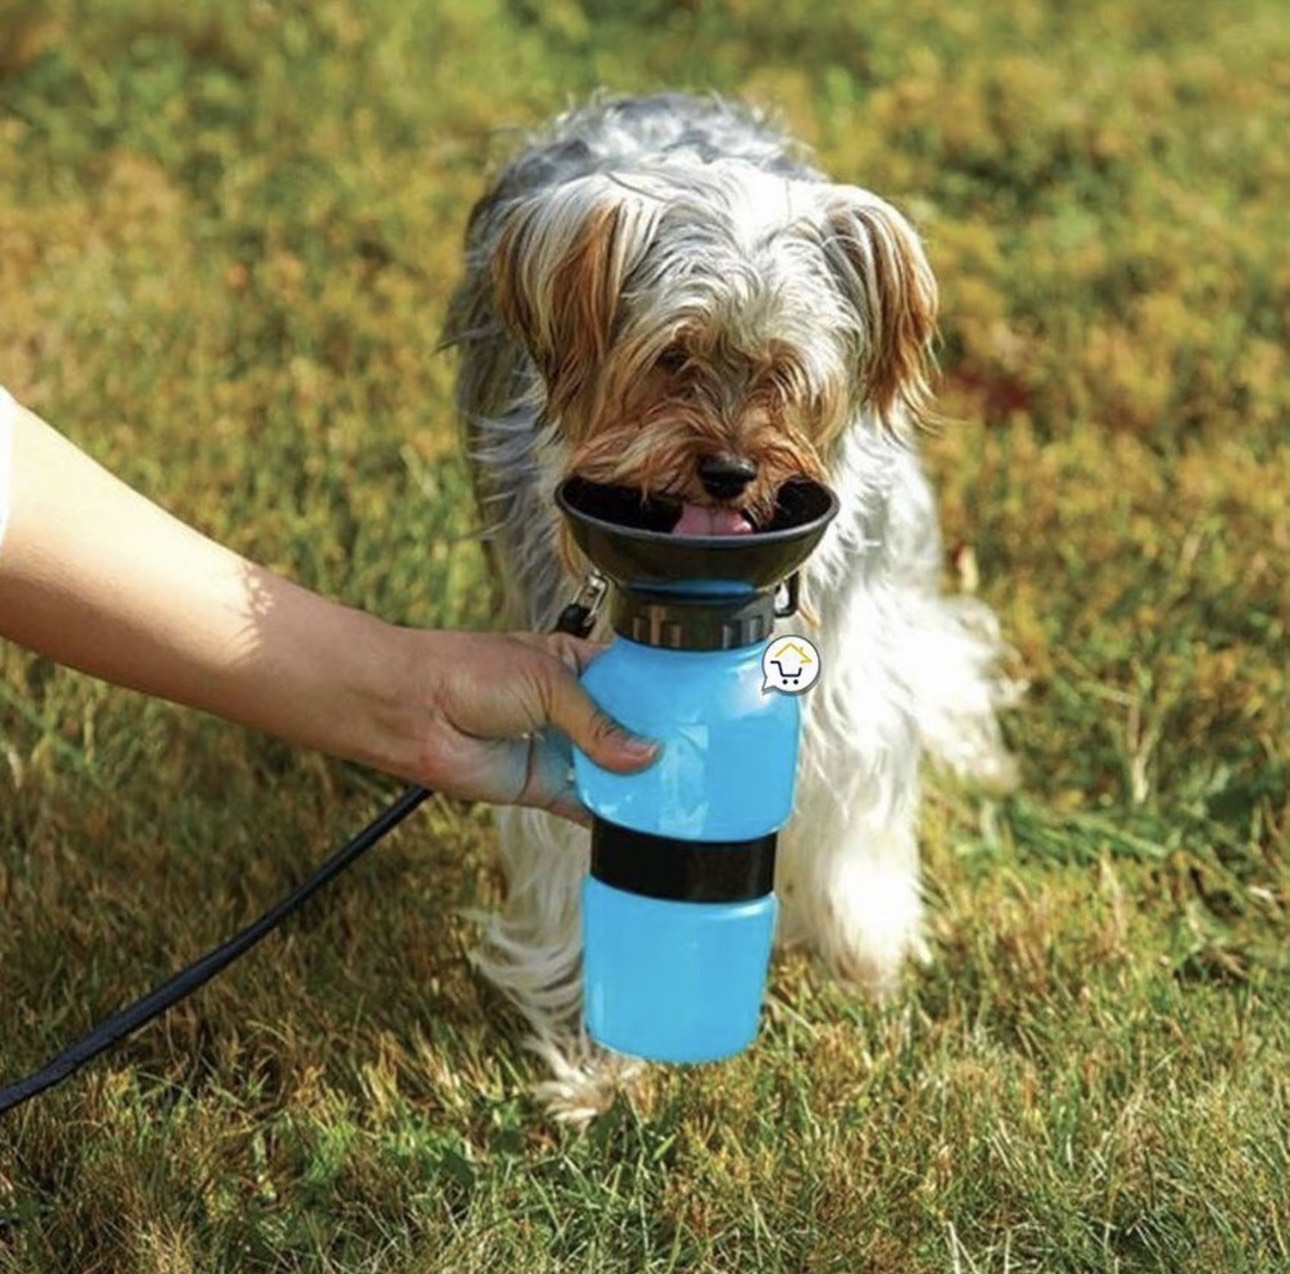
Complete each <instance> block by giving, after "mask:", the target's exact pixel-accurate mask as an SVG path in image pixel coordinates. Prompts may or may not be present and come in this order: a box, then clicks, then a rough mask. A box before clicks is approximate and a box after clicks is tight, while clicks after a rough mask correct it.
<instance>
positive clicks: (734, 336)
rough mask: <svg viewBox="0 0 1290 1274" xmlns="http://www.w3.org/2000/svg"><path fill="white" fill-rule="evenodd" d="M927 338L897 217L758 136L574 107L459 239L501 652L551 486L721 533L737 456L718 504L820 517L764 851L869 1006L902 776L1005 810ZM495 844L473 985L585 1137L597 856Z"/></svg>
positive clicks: (544, 827) (905, 924) (913, 812)
mask: <svg viewBox="0 0 1290 1274" xmlns="http://www.w3.org/2000/svg"><path fill="white" fill-rule="evenodd" d="M935 310H936V285H935V282H934V280H933V277H932V274H931V271H930V269H929V268H928V264H927V261H926V258H925V257H924V254H923V250H922V247H921V246H920V243H919V241H918V238H917V236H916V235H915V233H914V231H913V230H912V229H911V227H910V226H909V224H908V223H907V222H906V221H905V219H904V218H903V217H902V216H901V215H900V214H899V213H898V212H897V211H896V210H895V209H894V208H893V207H892V206H891V205H890V204H888V203H886V202H884V201H883V200H882V199H880V198H878V197H877V196H876V195H873V194H870V193H869V192H868V191H865V190H862V189H860V188H859V187H856V186H848V185H835V184H832V183H830V182H829V181H828V180H827V179H826V178H825V177H824V176H823V175H822V174H821V173H820V172H818V171H817V170H816V169H815V168H813V167H811V166H810V164H809V162H808V161H807V160H806V159H805V158H804V157H803V156H802V154H801V152H800V148H799V147H798V146H797V145H795V144H794V143H793V142H792V141H791V140H789V139H788V138H786V137H785V136H783V135H781V134H780V133H779V132H778V131H776V130H775V129H773V128H772V127H770V126H769V125H768V124H767V123H766V122H765V121H764V120H763V119H762V118H761V117H760V116H758V115H756V114H754V113H753V112H751V111H749V110H746V109H743V108H739V107H735V106H733V105H730V104H728V103H725V102H722V101H719V100H715V99H697V98H692V97H688V96H684V95H680V94H666V95H661V96H656V97H651V98H645V99H636V100H598V101H595V102H592V103H591V104H590V105H588V106H585V107H583V108H582V109H579V110H575V111H573V112H571V113H569V114H567V115H564V116H562V117H561V118H559V119H558V120H556V121H555V122H554V123H553V124H552V125H551V127H550V128H549V129H548V130H547V131H546V132H545V133H543V134H542V135H540V136H539V137H537V138H536V139H534V140H532V142H531V143H530V144H529V146H528V147H527V148H526V149H524V150H523V151H522V153H520V154H519V155H518V156H517V157H516V158H515V159H514V160H513V161H512V162H511V163H510V164H509V165H508V166H507V167H505V169H504V170H503V171H502V172H501V174H500V176H499V177H498V179H497V181H496V182H495V184H494V185H493V187H492V189H491V190H490V191H489V192H488V194H487V195H486V196H485V197H484V198H483V199H482V200H481V201H480V203H479V204H478V205H477V206H476V208H475V210H474V213H473V215H472V218H471V222H470V228H469V232H468V255H467V269H466V277H465V280H464V282H463V283H462V285H461V287H460V289H459V291H458V293H457V295H456V298H455V300H454V304H453V307H452V311H451V316H450V322H449V333H448V336H449V339H450V340H451V341H452V342H453V343H455V344H456V345H458V346H459V347H460V349H461V353H462V362H461V371H460V378H459V383H458V404H459V408H460V412H461V414H462V417H463V420H464V422H465V425H466V428H467V433H468V443H469V447H470V452H471V456H472V458H473V461H474V464H475V476H476V486H477V492H478V496H479V499H480V502H481V508H482V510H483V513H484V516H485V519H486V521H487V523H488V524H489V526H490V527H491V528H492V531H491V540H492V547H493V552H492V558H493V562H494V566H495V569H496V573H497V576H498V579H499V581H500V585H501V590H502V594H503V596H504V599H505V604H506V610H507V614H506V621H507V622H508V623H509V624H510V625H511V626H513V627H523V628H530V629H535V630H539V631H543V630H546V629H549V628H550V627H551V625H552V624H553V622H554V620H555V618H556V616H557V614H558V613H559V610H560V609H561V607H562V606H563V604H564V603H565V602H566V601H567V600H568V599H569V597H570V596H571V595H572V594H573V593H574V592H576V590H577V588H578V585H579V583H580V576H579V569H580V568H579V565H578V563H577V561H576V556H575V551H574V550H572V549H571V548H570V546H569V544H568V543H567V542H566V540H565V539H564V537H563V535H562V528H561V526H560V523H559V518H558V515H557V513H556V510H555V506H554V503H553V500H552V492H553V489H554V487H555V485H556V484H557V482H558V481H559V480H560V479H561V478H563V477H565V476H567V475H569V474H571V473H578V474H580V475H582V476H584V477H587V478H591V479H594V480H597V481H604V482H612V483H616V484H622V485H628V486H632V487H636V488H639V489H640V490H641V491H642V492H647V493H650V494H652V495H662V496H668V497H673V498H675V499H677V500H679V501H683V502H685V503H687V504H692V505H700V506H712V505H714V504H716V503H718V502H717V501H714V500H713V499H712V498H711V497H710V496H709V495H708V494H707V493H706V492H705V490H704V488H703V486H702V484H701V482H700V480H699V477H698V475H697V469H696V466H697V463H698V461H699V460H700V459H702V458H703V457H705V456H712V455H718V454H721V455H733V456H735V457H738V458H742V459H744V460H749V461H752V462H753V463H755V464H756V466H757V476H756V479H755V480H754V481H753V483H752V484H751V486H750V487H749V488H748V489H747V491H746V492H745V493H744V495H743V496H742V497H740V498H738V499H737V500H735V501H733V502H732V503H734V504H735V505H737V507H738V508H739V509H740V510H742V511H746V512H747V514H748V517H749V520H750V521H752V522H753V523H754V525H755V524H756V523H757V522H758V521H759V520H761V519H764V518H765V517H766V516H767V514H768V513H769V511H770V510H771V508H772V507H773V505H774V500H775V492H776V489H777V487H778V486H779V484H780V483H781V482H783V481H784V480H785V479H787V478H790V477H792V476H795V475H800V474H806V475H809V476H813V477H816V478H822V479H823V480H825V481H827V482H828V483H829V484H830V485H831V486H832V487H833V488H834V489H835V490H836V491H837V493H838V495H839V497H840V500H841V510H840V513H839V515H838V517H837V518H836V520H835V521H834V523H833V525H832V526H831V527H830V529H829V531H828V533H827V535H826V537H825V539H824V541H823V543H822V545H821V547H820V548H819V549H818V550H817V552H816V553H815V555H814V556H813V557H812V558H811V560H810V562H809V563H808V566H807V568H806V570H805V572H804V577H803V588H802V597H803V602H804V606H805V608H806V610H807V613H808V614H809V615H810V616H811V617H812V618H813V620H814V622H815V627H814V629H812V630H811V636H812V639H813V640H814V641H815V642H816V643H817V645H819V646H820V648H821V650H822V654H823V667H824V676H823V678H822V679H821V681H820V683H819V684H818V685H817V686H816V687H815V688H814V689H813V690H812V692H811V693H810V694H809V695H808V696H807V697H806V703H805V708H806V713H805V717H806V728H805V735H804V741H803V749H802V757H801V767H800V771H799V776H798V788H797V804H796V808H795V812H794V815H793V818H792V820H791V823H790V825H789V826H788V827H787V828H786V829H785V832H784V834H783V835H782V836H781V840H780V853H779V862H778V866H777V873H776V891H777V894H778V897H779V900H780V917H781V920H780V934H779V937H780V940H781V941H782V942H785V943H807V944H809V945H810V946H811V947H812V948H814V949H815V950H816V951H817V952H819V954H820V955H822V956H823V958H824V959H825V961H826V962H827V963H828V965H829V966H830V967H831V968H832V969H833V970H834V972H835V973H836V974H837V975H838V976H839V977H840V978H843V979H845V980H846V981H847V982H849V983H853V984H855V985H857V986H858V987H860V988H863V989H867V990H871V991H883V990H886V989H888V988H890V987H891V986H892V985H893V983H894V980H895V979H896V977H897V974H898V971H899V968H900V966H901V963H902V961H903V960H904V959H905V957H907V956H911V955H913V956H916V957H917V956H921V955H922V954H923V940H922V937H921V933H920V920H921V911H922V903H921V899H920V892H919V876H918V848H917V842H916V837H915V823H916V819H917V814H918V803H919V762H920V758H921V757H922V755H923V754H924V752H926V753H929V754H930V755H931V757H932V758H933V759H934V760H935V761H937V762H938V763H940V764H941V765H942V766H944V767H946V768H948V769H949V770H951V771H953V772H954V773H955V774H957V775H960V776H964V777H969V778H973V779H977V780H985V781H987V782H989V783H991V784H995V785H1002V784H1006V783H1007V782H1008V781H1009V779H1010V775H1011V770H1012V763H1011V759H1010V758H1009V757H1008V755H1007V754H1006V752H1005V751H1004V749H1003V746H1002V744H1001V740H1000V734H999V729H998V726H997V723H996V718H995V710H996V708H998V707H999V706H1001V705H1002V704H1003V703H1004V702H1005V701H1006V700H1007V699H1009V698H1010V696H1011V687H1010V686H1009V684H1008V683H1007V681H1006V680H1005V679H1004V678H1003V677H1002V676H1001V674H1000V673H999V671H998V661H999V656H1000V653H1001V648H1000V644H999V638H998V632H997V625H996V623H995V620H994V617H993V616H992V615H991V613H990V612H989V611H988V610H987V609H986V608H985V607H984V606H983V605H981V604H980V603H977V602H975V601H972V600H970V599H967V598H949V597H945V596H942V595H941V593H940V590H939V586H938V577H939V574H940V568H941V547H940V540H939V534H938V528H937V520H936V513H935V506H934V502H933V497H932V493H931V491H930V490H929V488H928V484H927V482H926V480H925V478H924V475H923V472H922V469H921V467H920V465H919V462H918V459H917V457H916V454H915V451H914V447H913V443H914V436H915V430H916V427H917V425H918V424H919V422H920V421H921V420H922V418H923V417H924V414H925V413H926V411H927V407H928V400H929V370H930V357H931V354H930V351H931V343H932V340H933V337H934V334H935ZM727 503H731V502H727ZM801 622H802V621H801V620H800V619H799V620H798V621H797V623H799V624H800V623H801ZM604 635H606V636H607V634H604ZM499 836H500V846H501V855H502V861H503V864H504V868H505V871H506V876H507V882H508V896H507V901H506V904H505V909H504V910H503V912H502V913H501V914H500V915H498V916H493V917H489V918H488V919H487V922H486V941H485V944H484V946H483V948H482V950H481V951H480V952H479V953H478V962H479V967H480V968H481V969H482V970H483V971H484V972H485V973H486V975H487V976H488V977H489V978H490V979H491V980H492V981H493V982H495V983H496V985H497V986H498V987H500V988H501V989H502V990H503V991H504V992H505V993H506V994H507V995H508V996H509V998H510V999H511V1000H512V1001H513V1002H514V1003H515V1004H516V1005H517V1006H518V1008H519V1009H520V1010H521V1011H522V1012H523V1014H524V1015H525V1017H526V1018H527V1020H528V1021H529V1023H530V1024H531V1026H532V1028H533V1032H534V1043H535V1047H537V1048H538V1049H539V1050H540V1051H541V1052H542V1053H543V1054H544V1055H545V1056H546V1057H547V1059H548V1061H549V1063H550V1065H551V1067H552V1070H553V1072H554V1074H553V1078H552V1080H551V1081H550V1082H549V1083H548V1084H547V1085H546V1086H545V1095H546V1096H547V1098H548V1099H549V1101H550V1102H551V1104H552V1105H553V1106H554V1107H555V1108H556V1109H557V1111H558V1113H560V1114H562V1115H564V1116H565V1117H569V1118H585V1117H587V1116H589V1115H590V1114H591V1113H593V1112H594V1111H595V1110H597V1109H599V1108H601V1107H602V1106H603V1105H604V1103H605V1101H606V1100H607V1099H608V1097H609V1096H610V1095H611V1093H612V1088H613V1085H614V1084H615V1083H616V1082H619V1081H620V1080H621V1077H622V1071H623V1069H624V1064H623V1063H621V1061H618V1060H616V1059H613V1058H611V1057H609V1056H608V1055H606V1054H604V1053H602V1052H600V1051H599V1050H597V1049H595V1048H593V1047H590V1046H589V1045H588V1044H587V1043H586V1041H585V1039H583V1037H582V1036H581V1033H580V1026H579V1018H580V1008H581V985H580V956H581V952H580V932H579V915H578V898H579V885H580V882H581V879H582V877H583V875H584V874H585V872H586V869H587V857H588V842H587V835H586V833H585V832H583V831H582V830H580V829H578V828H577V827H575V826H573V825H572V824H569V823H566V822H563V821H561V820H559V819H557V818H554V817H552V816H549V815H545V814H542V813H538V812H534V811H524V810H518V809H507V810H503V811H501V813H500V817H499Z"/></svg>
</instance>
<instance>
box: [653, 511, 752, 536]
mask: <svg viewBox="0 0 1290 1274" xmlns="http://www.w3.org/2000/svg"><path fill="white" fill-rule="evenodd" d="M672 534H673V535H751V534H752V525H751V523H750V522H749V521H748V519H747V518H746V517H744V515H743V514H742V513H740V512H739V511H738V510H737V509H720V508H719V509H709V508H705V507H704V506H703V505H700V504H683V505H682V506H681V516H680V518H679V519H678V521H677V524H676V525H675V526H674V527H673V528H672Z"/></svg>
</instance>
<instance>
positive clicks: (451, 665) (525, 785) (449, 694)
mask: <svg viewBox="0 0 1290 1274" xmlns="http://www.w3.org/2000/svg"><path fill="white" fill-rule="evenodd" d="M402 631H403V632H404V634H405V635H407V636H409V637H410V638H411V639H412V640H413V641H414V642H415V643H416V646H417V655H416V658H415V660H414V667H415V668H417V669H418V670H419V671H418V672H417V673H415V674H414V675H415V676H416V677H417V678H418V681H419V684H420V686H421V687H422V689H421V691H420V692H419V693H420V695H421V696H422V699H421V701H422V703H423V704H424V706H423V707H422V708H421V709H420V710H419V711H418V712H417V713H416V718H415V719H416V721H417V725H416V727H415V728H416V733H417V753H416V759H415V761H414V769H413V771H412V772H411V773H410V774H409V775H408V777H410V778H413V779H415V781H417V782H420V783H423V784H424V785H425V786H427V787H433V788H434V789H435V790H437V791H440V792H442V793H444V794H445V795H448V796H455V797H461V798H465V799H467V800H482V801H491V802H494V803H496V804H501V805H517V804H518V805H532V806H536V807H537V808H540V809H547V810H551V811H552V812H553V813H556V814H561V815H563V816H564V817H565V818H571V819H573V820H574V821H576V822H580V823H587V822H589V821H590V819H589V815H588V813H587V810H586V809H585V807H584V806H583V805H582V804H581V803H580V802H579V801H578V799H577V796H576V795H575V793H574V790H573V782H572V769H571V766H572V754H571V751H570V747H569V743H570V741H572V742H573V743H575V744H576V745H577V746H578V747H579V748H580V749H581V750H582V751H583V752H585V753H586V754H587V756H589V757H590V758H591V759H592V760H593V761H594V762H595V763H596V764H597V765H599V766H602V767H603V768H604V769H607V770H613V771H615V772H618V773H629V772H631V771H634V770H639V769H643V768H644V767H645V766H647V765H648V764H650V762H651V761H653V760H654V759H655V757H656V756H657V751H658V748H657V744H654V743H651V742H649V741H648V740H643V739H639V738H637V737H635V736H633V735H631V734H629V733H627V732H626V731H625V730H624V729H623V727H622V726H620V725H619V724H618V723H617V722H615V721H614V720H613V719H612V718H611V717H610V716H608V715H607V714H606V713H605V712H603V711H602V710H601V709H600V708H598V707H597V706H596V704H595V703H594V702H593V701H592V700H591V698H590V697H589V696H588V694H587V692H586V691H585V690H583V689H582V687H581V686H580V685H579V684H578V681H577V678H578V676H579V674H581V673H582V672H583V671H584V669H585V668H586V667H587V665H588V664H589V663H590V662H591V661H592V660H593V659H594V658H595V657H596V656H597V655H598V654H600V653H601V652H602V651H603V650H604V649H605V648H604V647H603V646H601V645H599V644H597V643H595V642H590V641H581V640H579V639H578V638H576V637H571V636H568V635H567V634H563V633H556V634H553V635H550V636H539V635H537V634H535V633H510V634H498V633H469V632H414V631H412V630H406V629H405V630H402ZM423 661H424V662H423Z"/></svg>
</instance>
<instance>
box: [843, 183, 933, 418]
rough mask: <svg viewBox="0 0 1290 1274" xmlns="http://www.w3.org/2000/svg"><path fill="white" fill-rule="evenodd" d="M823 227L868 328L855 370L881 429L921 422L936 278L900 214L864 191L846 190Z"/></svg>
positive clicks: (927, 386)
mask: <svg viewBox="0 0 1290 1274" xmlns="http://www.w3.org/2000/svg"><path fill="white" fill-rule="evenodd" d="M829 224H830V229H831V231H832V238H831V240H830V241H829V242H828V243H827V244H826V250H827V251H829V253H830V254H831V256H832V257H833V258H834V263H835V265H840V266H841V273H842V275H843V277H844V278H845V279H846V281H847V284H848V286H849V287H850V288H851V289H852V291H853V293H854V295H855V296H856V297H857V298H858V299H862V301H863V304H864V306H865V310H866V313H867V315H868V318H869V322H870V325H871V339H870V342H869V349H868V351H867V355H866V357H865V359H864V362H863V366H862V369H861V372H862V379H863V384H864V392H865V395H866V397H867V398H868V400H869V402H870V403H871V404H872V406H873V409H874V411H875V413H876V414H877V416H878V418H879V420H880V421H881V422H882V424H883V425H884V426H886V427H887V428H893V427H894V426H895V425H896V423H897V422H898V421H899V420H901V419H902V418H903V419H905V420H908V421H909V422H911V423H913V424H919V423H922V422H923V421H925V420H926V418H927V414H928V407H929V404H930V402H931V396H932V391H931V371H932V359H931V348H932V341H933V339H934V338H935V336H936V309H937V288H936V279H935V276H934V275H933V274H932V271H931V267H930V266H929V265H928V264H927V258H926V257H925V256H924V255H923V250H922V247H921V246H920V245H919V242H918V239H917V238H916V236H915V235H914V233H913V231H912V230H911V229H910V227H909V224H908V223H907V222H906V221H905V219H904V218H903V217H902V216H901V215H900V214H899V213H898V212H897V211H896V210H895V209H894V208H892V207H891V206H890V205H889V204H887V203H884V202H883V201H882V200H880V199H875V198H874V196H872V195H870V194H868V192H867V191H860V190H852V191H851V194H850V198H848V199H847V200H846V201H845V202H843V203H842V204H841V205H840V206H838V207H836V208H835V209H834V210H833V211H832V213H831V214H830V217H829ZM839 259H840V260H839ZM843 263H845V264H843Z"/></svg>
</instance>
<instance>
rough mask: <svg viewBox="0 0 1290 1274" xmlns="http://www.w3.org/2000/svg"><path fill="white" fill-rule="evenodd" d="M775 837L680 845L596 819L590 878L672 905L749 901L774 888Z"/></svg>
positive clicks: (703, 841)
mask: <svg viewBox="0 0 1290 1274" xmlns="http://www.w3.org/2000/svg"><path fill="white" fill-rule="evenodd" d="M775 840H776V833H775V832H771V833H770V834H769V835H767V836H757V837H754V838H753V839H752V840H728V841H710V840H677V839H675V838H674V837H671V836H654V835H652V834H651V833H649V832H638V831H634V830H633V829H632V828H630V827H620V826H619V825H618V824H617V823H609V822H606V821H605V820H604V819H602V818H597V819H596V820H595V822H594V823H593V824H592V829H591V874H592V875H593V876H594V877H595V878H596V879H597V880H599V881H602V882H603V883H604V884H606V885H611V886H612V887H613V888H614V889H622V890H624V891H625V892H627V893H632V894H643V895H644V896H645V897H647V898H666V899H669V900H671V901H673V902H747V901H749V900H750V899H753V898H764V897H765V896H766V895H767V894H768V893H770V891H771V890H772V888H774V883H775Z"/></svg>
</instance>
